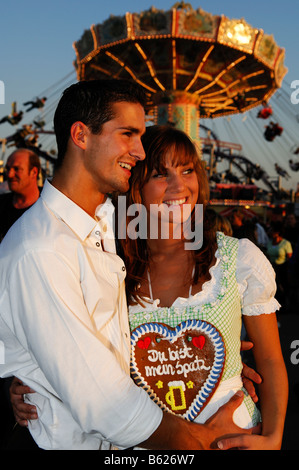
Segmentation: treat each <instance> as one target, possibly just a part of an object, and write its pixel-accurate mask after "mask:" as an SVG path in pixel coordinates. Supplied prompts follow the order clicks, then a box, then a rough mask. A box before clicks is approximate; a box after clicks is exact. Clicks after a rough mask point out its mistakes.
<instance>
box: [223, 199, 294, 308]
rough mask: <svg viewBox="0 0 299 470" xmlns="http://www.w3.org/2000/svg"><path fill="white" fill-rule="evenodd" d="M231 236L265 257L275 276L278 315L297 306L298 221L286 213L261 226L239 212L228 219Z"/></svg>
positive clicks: (256, 219)
mask: <svg viewBox="0 0 299 470" xmlns="http://www.w3.org/2000/svg"><path fill="white" fill-rule="evenodd" d="M227 222H228V223H229V224H230V227H231V233H232V235H233V236H234V237H237V238H248V239H249V240H251V241H252V242H253V243H254V244H255V245H257V246H258V247H259V248H260V249H261V250H262V251H263V253H264V254H265V256H267V258H268V259H269V261H270V262H271V264H272V266H273V268H274V271H275V273H276V283H277V294H276V298H277V299H278V301H279V302H280V304H281V310H280V312H281V313H283V312H288V311H290V310H294V308H295V305H296V306H299V296H298V288H297V287H296V286H298V282H299V220H298V217H297V216H296V215H295V213H294V212H293V211H292V210H290V211H286V212H283V213H280V214H279V215H278V216H276V217H275V219H274V220H272V221H271V220H270V221H267V223H263V222H262V221H260V220H259V219H258V218H257V217H255V218H248V217H246V215H245V214H244V212H242V210H240V209H239V208H235V209H234V210H233V211H232V214H231V215H230V216H229V217H228V219H227Z"/></svg>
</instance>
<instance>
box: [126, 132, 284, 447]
mask: <svg viewBox="0 0 299 470" xmlns="http://www.w3.org/2000/svg"><path fill="white" fill-rule="evenodd" d="M142 142H143V146H144V150H145V153H146V159H145V160H143V161H142V162H140V164H139V165H137V166H136V167H135V168H134V170H133V172H132V177H131V182H130V189H129V191H128V195H127V206H128V207H130V206H131V205H133V204H137V205H138V204H141V205H142V207H145V208H146V213H147V223H148V226H147V230H148V232H147V233H148V236H147V237H134V236H127V237H126V238H123V239H122V240H121V245H122V251H123V254H122V256H123V259H124V261H125V264H126V266H127V281H126V289H127V298H128V303H129V322H130V328H131V331H132V337H135V336H136V335H138V334H140V331H144V330H146V328H147V327H148V328H153V326H148V325H155V324H158V325H160V326H161V325H163V328H165V325H166V327H167V328H182V329H183V326H182V325H185V322H187V321H189V320H192V321H195V320H197V321H198V323H199V324H200V323H201V321H205V322H208V324H210V325H212V326H213V327H216V328H217V329H218V331H219V332H220V334H221V335H222V338H223V340H224V342H225V348H226V360H225V363H224V370H223V374H222V377H221V381H220V384H219V386H218V388H217V390H216V392H215V393H214V395H213V396H212V398H211V399H210V401H209V402H208V404H207V405H206V406H205V408H204V409H203V411H201V413H200V414H199V415H198V417H197V418H196V419H195V421H196V422H200V423H205V422H206V421H207V420H208V419H209V418H210V416H212V415H213V414H214V413H215V410H216V409H217V408H218V407H219V406H221V405H223V404H224V403H225V402H226V401H227V400H228V399H229V397H230V396H232V395H233V394H234V393H235V392H236V391H237V390H239V389H241V388H242V382H241V377H240V371H241V369H242V365H241V360H240V331H241V320H242V313H243V320H244V323H245V326H246V330H247V333H248V336H249V338H250V340H251V341H252V342H253V343H254V349H253V351H254V357H255V361H256V364H257V369H258V370H259V372H260V373H261V375H262V378H263V382H262V384H261V385H260V389H259V390H260V398H261V408H260V410H261V418H262V433H261V434H260V435H243V436H237V437H235V438H230V439H224V440H221V442H220V444H219V447H220V448H229V447H231V446H233V447H237V448H245V449H268V450H269V449H279V448H280V446H281V442H282V436H283V428H284V420H285V413H286V406H287V396H288V392H287V389H288V386H287V375H286V369H285V365H284V361H283V357H282V352H281V347H280V341H279V335H278V328H277V321H276V315H275V313H274V312H275V310H278V309H279V304H278V302H277V301H276V300H275V298H274V295H275V291H276V286H275V276H274V271H273V269H272V267H271V264H270V263H269V261H268V260H267V258H266V257H265V256H264V254H263V253H262V252H261V251H260V250H259V249H258V248H257V247H256V246H255V245H254V244H253V243H252V242H250V241H249V240H246V239H241V240H237V239H235V238H232V237H228V236H226V235H224V234H223V233H220V232H217V233H215V230H214V223H212V224H211V223H209V218H207V219H206V218H205V215H203V219H202V218H201V216H198V215H197V214H198V213H197V210H198V207H199V205H202V206H203V207H206V205H207V203H208V201H209V190H208V182H207V177H206V173H205V170H204V168H203V166H202V164H201V162H200V160H199V158H198V154H197V151H196V148H195V146H194V144H193V143H192V142H191V140H190V139H189V137H188V136H187V135H186V134H184V133H183V132H182V131H180V130H178V129H175V128H172V127H169V126H165V127H164V126H150V127H148V128H147V130H146V134H145V135H144V136H143V138H142ZM156 207H159V208H160V210H159V211H158V212H157V210H156V209H155V208H156ZM188 208H189V212H188V210H187V209H188ZM188 213H189V215H190V214H191V215H190V217H189V219H186V215H185V214H188ZM158 221H160V222H158ZM126 223H127V229H128V231H129V229H130V226H131V223H132V216H130V215H129V214H128V215H127V221H126ZM159 223H160V224H161V225H159V230H160V231H159V230H158V231H157V232H155V231H154V232H152V231H151V230H152V224H154V226H156V225H157V224H159ZM189 223H190V225H188V224H189ZM165 224H166V225H168V226H169V233H170V234H172V236H171V235H170V236H168V237H165V236H164V235H163V226H164V225H165ZM200 224H202V237H201V238H200V239H199V238H198V237H197V232H196V227H197V228H198V226H199V225H200ZM170 227H171V228H170ZM171 229H172V230H171ZM151 233H155V234H156V233H158V235H157V236H155V237H153V236H151V235H150V234H151ZM178 234H179V235H180V236H178ZM190 234H193V236H194V237H195V240H194V239H193V240H192V242H190V240H191V239H190ZM194 234H195V235H194ZM188 243H189V245H190V246H189V248H188ZM190 243H191V244H190ZM158 330H159V328H158ZM158 330H157V331H158ZM146 331H147V330H146ZM149 331H151V330H149ZM155 331H156V330H155ZM159 331H160V330H159ZM137 337H138V336H137ZM157 341H158V340H157ZM157 348H158V347H157ZM190 363H191V359H190ZM190 367H191V366H190ZM187 379H188V377H187ZM187 379H186V381H187ZM161 380H162V379H161ZM174 380H175V381H176V383H177V381H178V378H177V377H176V376H175V377H174ZM162 381H163V380H162ZM188 383H189V382H188ZM185 385H186V387H188V385H187V384H185ZM159 386H161V387H162V385H161V384H160V385H159ZM184 389H185V388H184V387H183V390H184ZM152 391H153V389H152V388H150V393H151V394H152ZM152 395H153V394H152ZM167 396H168V394H166V395H165V402H164V404H165V403H166V402H167V403H170V404H171V403H173V402H172V401H171V400H170V399H169V396H168V398H167ZM153 399H155V395H153ZM182 401H183V400H182ZM171 406H172V404H171ZM182 406H183V405H182ZM183 408H184V406H183ZM234 420H235V422H236V423H238V425H239V426H240V427H243V428H246V427H248V428H251V427H252V426H255V425H257V424H258V423H259V420H260V417H259V412H258V410H257V408H256V406H255V405H254V403H253V402H252V400H251V399H250V397H246V398H245V400H244V402H243V403H242V405H241V406H240V407H239V408H238V409H237V410H236V411H235V413H234Z"/></svg>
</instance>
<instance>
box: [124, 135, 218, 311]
mask: <svg viewBox="0 0 299 470" xmlns="http://www.w3.org/2000/svg"><path fill="white" fill-rule="evenodd" d="M142 143H143V147H144V150H145V153H146V158H145V160H143V161H142V162H138V163H137V165H136V167H135V168H134V169H133V170H132V176H131V179H130V190H129V191H128V193H127V194H126V207H127V208H128V207H129V206H130V205H131V204H142V188H143V186H144V185H145V184H146V183H147V181H148V180H149V178H150V176H151V174H152V172H153V170H157V171H158V172H160V171H161V170H162V171H163V169H164V161H165V157H166V154H167V153H168V152H169V150H170V149H172V155H174V156H175V158H176V162H175V163H177V164H178V165H184V164H185V163H188V162H190V161H192V162H193V164H194V169H195V172H196V175H197V179H198V185H199V194H198V200H197V204H202V205H203V207H204V212H205V208H206V206H207V204H208V202H209V195H210V194H209V184H208V179H207V176H206V170H205V168H204V166H203V163H202V161H201V160H200V158H199V156H198V152H197V149H196V147H195V145H194V143H193V142H192V141H191V140H190V138H189V137H188V136H187V135H186V134H185V133H184V132H182V131H181V130H179V129H177V128H174V127H172V126H149V127H148V128H147V130H146V133H145V135H144V136H143V138H142ZM120 215H121V216H122V215H123V217H120ZM120 219H122V221H121V223H122V224H126V227H127V226H128V224H129V223H130V221H131V220H132V217H130V216H128V215H125V214H118V217H116V221H119V220H120ZM194 219H195V217H194V211H193V224H194V223H195V222H194ZM215 251H216V237H215V231H214V230H213V228H212V226H211V225H210V224H209V223H208V221H207V220H206V219H205V217H204V224H203V242H202V245H201V247H200V248H199V249H198V250H193V256H194V262H195V272H194V277H193V285H196V284H197V282H198V280H199V278H200V277H202V276H204V277H205V278H206V277H207V276H208V273H209V268H210V266H211V264H212V260H213V259H214V254H215ZM119 253H120V256H122V258H123V260H124V262H125V265H126V268H127V276H126V292H127V299H128V303H129V305H133V304H136V303H138V301H139V300H142V299H141V298H140V293H139V291H138V286H139V284H140V282H141V281H142V280H144V279H145V277H146V271H147V268H148V264H149V253H148V250H147V241H146V240H145V239H141V238H137V239H131V238H130V237H128V236H127V237H126V238H125V239H122V240H119Z"/></svg>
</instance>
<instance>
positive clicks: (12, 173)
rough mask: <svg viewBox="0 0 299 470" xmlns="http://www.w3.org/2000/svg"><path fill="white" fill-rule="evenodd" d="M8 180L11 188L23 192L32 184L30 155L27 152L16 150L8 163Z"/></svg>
mask: <svg viewBox="0 0 299 470" xmlns="http://www.w3.org/2000/svg"><path fill="white" fill-rule="evenodd" d="M6 173H7V182H8V186H9V189H10V190H11V191H13V192H15V193H18V194H22V193H24V192H26V189H27V188H28V187H29V186H30V185H31V184H32V170H31V171H29V157H28V154H27V153H25V152H22V151H20V152H15V153H14V154H12V155H11V156H10V157H9V158H8V160H7V164H6Z"/></svg>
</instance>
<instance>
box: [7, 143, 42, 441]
mask: <svg viewBox="0 0 299 470" xmlns="http://www.w3.org/2000/svg"><path fill="white" fill-rule="evenodd" d="M40 171H41V165H40V160H39V157H38V156H37V155H36V154H35V153H34V152H32V151H31V150H28V149H23V148H19V149H17V150H15V151H14V152H13V153H12V154H11V155H10V156H9V157H8V159H7V163H6V168H5V172H6V180H7V184H8V190H9V191H8V192H5V193H3V194H1V195H0V242H1V240H2V239H3V237H4V236H5V234H6V233H7V232H8V230H9V229H10V227H11V226H12V225H13V224H14V223H15V221H16V220H17V219H19V217H21V215H22V214H23V213H24V212H25V211H27V210H28V209H29V207H31V206H32V205H33V204H34V203H35V202H36V201H37V199H38V198H39V195H40V189H39V187H38V176H39V174H40ZM9 384H10V381H9V380H4V379H0V402H1V405H0V406H1V427H0V436H1V440H3V439H4V438H5V436H4V434H7V433H8V432H9V430H10V429H11V428H12V427H13V425H14V417H13V413H12V411H11V407H10V403H9V394H8V387H9Z"/></svg>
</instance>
